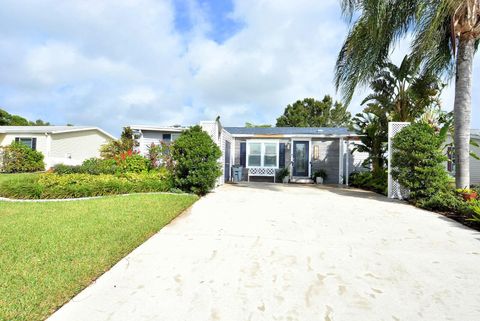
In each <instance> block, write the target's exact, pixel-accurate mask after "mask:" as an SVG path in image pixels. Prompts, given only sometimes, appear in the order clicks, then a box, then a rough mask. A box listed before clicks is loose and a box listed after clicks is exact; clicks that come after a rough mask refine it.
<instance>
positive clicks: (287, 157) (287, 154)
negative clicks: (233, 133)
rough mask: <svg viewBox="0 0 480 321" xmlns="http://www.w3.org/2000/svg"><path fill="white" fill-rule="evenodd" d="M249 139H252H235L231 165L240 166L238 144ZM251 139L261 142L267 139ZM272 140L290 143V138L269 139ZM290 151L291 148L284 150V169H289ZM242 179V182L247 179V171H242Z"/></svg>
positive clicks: (268, 178)
mask: <svg viewBox="0 0 480 321" xmlns="http://www.w3.org/2000/svg"><path fill="white" fill-rule="evenodd" d="M249 139H252V138H247V137H235V141H234V144H233V149H234V150H233V151H232V154H233V164H234V165H240V143H246V142H247V141H248V140H249ZM253 139H256V140H258V139H261V140H268V139H269V138H253ZM271 139H272V140H278V141H279V142H280V143H285V144H287V143H291V141H290V138H280V139H279V138H271ZM291 149H292V147H290V148H285V167H289V166H290V164H291V153H292V152H291ZM290 172H291V168H290ZM242 174H243V175H242V179H243V180H245V181H246V180H247V179H248V171H247V169H246V168H244V169H243V171H242ZM263 180H266V181H271V180H272V179H271V178H270V177H266V178H265V179H263Z"/></svg>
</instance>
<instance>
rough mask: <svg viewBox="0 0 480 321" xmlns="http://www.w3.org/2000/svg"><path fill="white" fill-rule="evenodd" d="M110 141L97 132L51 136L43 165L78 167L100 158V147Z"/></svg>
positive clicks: (89, 131)
mask: <svg viewBox="0 0 480 321" xmlns="http://www.w3.org/2000/svg"><path fill="white" fill-rule="evenodd" d="M110 140H111V138H110V137H108V136H106V135H104V134H103V133H101V132H99V131H97V130H88V131H78V132H70V133H59V134H52V135H51V143H50V153H49V154H48V157H47V158H46V161H45V163H46V165H47V168H49V167H51V166H53V165H55V164H60V163H62V164H68V165H79V164H81V163H82V162H83V161H84V160H86V159H89V158H92V157H100V147H101V146H102V145H104V144H106V143H108V142H109V141H110Z"/></svg>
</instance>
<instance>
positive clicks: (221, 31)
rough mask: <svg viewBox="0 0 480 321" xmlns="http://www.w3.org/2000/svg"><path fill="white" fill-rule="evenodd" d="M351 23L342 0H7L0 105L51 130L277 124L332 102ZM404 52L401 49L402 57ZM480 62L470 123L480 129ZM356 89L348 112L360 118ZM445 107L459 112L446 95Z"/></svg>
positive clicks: (2, 18)
mask: <svg viewBox="0 0 480 321" xmlns="http://www.w3.org/2000/svg"><path fill="white" fill-rule="evenodd" d="M347 30H348V26H347V25H346V24H345V22H344V21H343V20H342V18H341V16H340V11H339V0H322V1H318V0H297V1H289V0H238V1H227V0H225V1H221V0H210V1H207V0H177V1H167V0H163V1H162V0H116V1H113V0H112V1H93V0H87V1H85V0H70V1H62V2H58V1H54V0H30V1H27V0H3V1H2V10H1V11H0V66H1V69H2V72H1V73H0V106H1V108H4V109H6V110H8V111H9V112H11V113H16V114H20V115H23V116H25V117H27V118H29V119H37V118H42V119H44V120H48V121H50V122H52V123H54V124H59V125H60V124H66V123H73V124H77V125H95V126H100V127H102V128H104V129H106V130H108V131H110V132H112V133H114V134H116V135H118V134H119V132H120V130H121V127H122V126H125V125H129V124H156V125H172V124H183V125H190V124H194V123H197V122H198V121H200V120H208V119H214V118H215V117H216V116H217V115H220V116H221V120H222V122H223V123H224V124H225V125H230V126H234V125H240V126H241V125H243V124H244V123H245V122H246V121H248V122H253V123H270V124H274V123H275V119H276V118H277V117H278V116H279V115H281V113H282V112H283V109H284V108H285V106H286V105H287V104H289V103H292V102H294V101H295V100H297V99H302V98H305V97H315V98H319V99H321V98H322V97H323V96H324V95H325V94H330V95H332V96H334V97H337V95H336V93H335V90H334V87H333V84H332V79H333V68H334V63H335V58H336V55H337V52H338V50H339V48H340V46H341V43H342V41H343V39H344V37H345V35H346V32H347ZM407 52H408V43H407V42H403V43H400V44H399V45H398V46H397V47H396V49H395V51H394V52H393V54H392V59H393V60H394V61H396V62H399V61H400V60H401V58H403V56H404V55H405V54H406V53H407ZM479 71H480V58H479V55H477V57H476V60H475V70H474V91H473V110H474V112H473V120H472V127H474V128H480V115H479V114H478V113H477V112H476V107H477V106H478V104H479V103H480V94H479V93H480V78H479V76H480V72H479ZM365 94H366V91H365V90H363V91H362V90H359V91H358V93H357V95H356V96H355V98H354V100H353V102H352V103H351V105H350V107H349V108H350V111H351V112H352V113H356V112H359V111H360V110H361V107H360V106H359V101H361V98H362V97H363V96H364V95H365ZM443 105H444V108H445V109H446V110H450V109H451V106H452V105H453V88H452V86H450V87H449V88H447V89H446V90H445V92H444V95H443Z"/></svg>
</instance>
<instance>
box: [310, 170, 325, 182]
mask: <svg viewBox="0 0 480 321" xmlns="http://www.w3.org/2000/svg"><path fill="white" fill-rule="evenodd" d="M326 178H327V172H326V171H325V170H324V169H319V170H318V171H316V172H315V173H313V180H314V181H315V182H316V183H317V184H323V181H324V180H325V179H326Z"/></svg>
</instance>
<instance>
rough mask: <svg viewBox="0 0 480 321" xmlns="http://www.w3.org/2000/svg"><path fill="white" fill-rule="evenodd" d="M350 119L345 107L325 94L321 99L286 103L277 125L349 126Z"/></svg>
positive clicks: (306, 99)
mask: <svg viewBox="0 0 480 321" xmlns="http://www.w3.org/2000/svg"><path fill="white" fill-rule="evenodd" d="M350 119H351V115H350V113H349V112H348V111H347V107H346V106H344V105H343V104H342V103H340V102H335V103H334V102H333V100H332V97H330V96H328V95H326V96H325V97H324V98H323V99H322V101H318V100H315V99H314V98H305V99H304V100H297V101H296V102H295V103H293V104H291V105H288V106H287V107H286V108H285V111H284V113H283V115H282V116H280V117H279V118H277V127H336V126H349V125H350Z"/></svg>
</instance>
